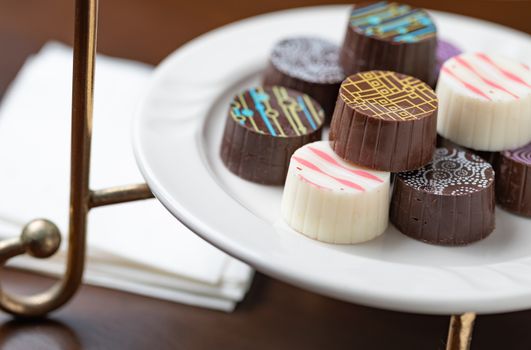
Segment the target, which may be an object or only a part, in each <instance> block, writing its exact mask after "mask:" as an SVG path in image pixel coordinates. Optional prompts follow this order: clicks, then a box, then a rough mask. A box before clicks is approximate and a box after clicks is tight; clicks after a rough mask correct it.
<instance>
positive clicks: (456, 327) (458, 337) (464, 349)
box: [446, 312, 476, 350]
mask: <svg viewBox="0 0 531 350" xmlns="http://www.w3.org/2000/svg"><path fill="white" fill-rule="evenodd" d="M475 320H476V314H475V313H473V312H467V313H464V314H462V315H453V316H452V318H451V319H450V328H449V329H448V341H447V342H446V350H469V349H470V344H471V341H472V332H473V331H474V321H475Z"/></svg>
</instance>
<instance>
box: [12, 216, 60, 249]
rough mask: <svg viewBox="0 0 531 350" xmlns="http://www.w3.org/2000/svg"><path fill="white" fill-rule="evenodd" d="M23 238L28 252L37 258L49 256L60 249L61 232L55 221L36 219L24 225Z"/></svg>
mask: <svg viewBox="0 0 531 350" xmlns="http://www.w3.org/2000/svg"><path fill="white" fill-rule="evenodd" d="M21 240H22V244H23V245H24V247H25V248H26V251H27V252H28V254H30V255H31V256H34V257H36V258H47V257H49V256H52V255H53V254H55V252H56V251H57V249H59V246H60V245H61V232H60V231H59V228H58V227H57V226H56V225H55V224H54V223H53V222H51V221H49V220H46V219H36V220H32V221H30V222H29V223H28V224H27V225H26V226H24V228H23V229H22V235H21Z"/></svg>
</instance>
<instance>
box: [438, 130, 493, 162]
mask: <svg viewBox="0 0 531 350" xmlns="http://www.w3.org/2000/svg"><path fill="white" fill-rule="evenodd" d="M437 147H449V148H450V147H451V148H459V149H462V150H464V151H467V152H470V153H474V154H475V155H477V156H480V157H481V158H483V160H486V161H487V162H488V163H489V164H490V165H492V166H494V162H495V161H496V158H497V156H498V152H489V151H476V150H473V149H471V148H467V147H463V146H461V145H458V144H457V143H455V142H452V141H450V140H448V139H447V138H444V137H442V136H441V135H437Z"/></svg>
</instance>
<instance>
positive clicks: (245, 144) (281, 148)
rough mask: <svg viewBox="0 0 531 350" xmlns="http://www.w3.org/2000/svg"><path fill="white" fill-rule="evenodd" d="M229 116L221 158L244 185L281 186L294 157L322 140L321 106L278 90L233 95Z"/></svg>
mask: <svg viewBox="0 0 531 350" xmlns="http://www.w3.org/2000/svg"><path fill="white" fill-rule="evenodd" d="M228 114H229V115H228V118H227V121H226V124H225V132H224V134H223V140H222V144H221V159H222V160H223V163H224V164H225V165H226V166H227V168H228V169H229V170H230V171H232V172H233V173H234V174H236V175H238V176H240V177H241V178H243V179H246V180H249V181H254V182H258V183H261V184H269V185H281V184H283V183H284V180H285V178H286V173H287V171H288V166H289V159H290V157H291V155H292V154H293V152H295V150H296V149H297V148H299V147H301V146H302V145H304V144H306V143H309V142H313V141H317V140H320V139H321V131H322V126H323V121H324V112H323V109H322V108H321V106H319V104H318V103H317V102H315V100H313V99H312V98H311V97H309V96H308V95H306V94H303V93H300V92H298V91H294V90H290V89H286V88H284V87H281V86H271V87H267V88H262V87H256V88H252V89H249V90H246V91H244V92H242V93H240V94H238V95H236V96H234V98H233V99H232V102H231V105H230V108H229V113H228Z"/></svg>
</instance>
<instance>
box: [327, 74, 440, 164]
mask: <svg viewBox="0 0 531 350" xmlns="http://www.w3.org/2000/svg"><path fill="white" fill-rule="evenodd" d="M373 72H374V73H380V72H379V71H373ZM373 72H365V73H360V74H357V75H354V76H351V77H349V78H347V80H345V82H344V84H347V85H348V86H352V85H350V84H351V83H352V81H354V82H356V81H357V80H356V79H358V78H357V77H358V76H360V75H361V76H362V77H364V76H366V75H367V74H369V73H373ZM392 74H393V76H394V77H400V78H402V79H403V78H404V77H405V76H404V75H400V74H395V73H392ZM349 79H351V82H348V80H349ZM363 79H366V78H363ZM411 79H413V78H411ZM419 83H420V82H419ZM420 84H422V83H420ZM424 88H425V89H429V87H427V86H425V85H424ZM341 89H343V87H342V88H341ZM389 90H391V89H389ZM341 91H343V90H341ZM343 92H345V91H343ZM346 93H349V92H348V91H347V92H345V94H346ZM355 93H356V94H359V97H356V98H354V100H353V101H346V100H345V97H344V96H345V95H344V94H340V96H338V99H337V103H336V108H335V110H334V115H333V117H332V123H331V126H330V140H331V142H332V143H331V144H332V148H333V149H334V151H335V152H336V153H337V154H338V155H339V156H340V157H341V158H343V159H345V160H347V161H350V162H352V163H355V164H358V165H362V166H365V167H368V168H371V169H377V170H384V171H390V172H400V171H406V170H413V169H417V168H419V167H421V166H423V165H425V164H426V163H428V162H429V161H430V160H431V158H432V155H433V151H434V150H435V143H436V138H437V132H436V127H437V107H436V104H437V102H436V98H435V94H434V93H433V91H424V92H422V94H424V93H426V94H431V96H432V98H433V105H434V107H432V106H429V108H430V109H431V110H427V109H426V108H425V107H423V108H424V109H425V110H422V111H421V110H419V111H418V112H419V113H418V115H415V114H414V113H411V114H409V115H408V116H407V117H405V118H404V119H401V117H400V116H399V115H398V114H396V116H394V117H393V118H391V117H387V116H385V117H381V116H377V115H375V112H374V110H377V112H378V113H380V112H382V110H384V109H383V108H386V107H385V106H380V105H378V101H379V100H380V99H381V98H383V99H385V100H387V102H386V103H387V104H388V105H398V104H400V103H403V102H404V100H400V102H396V103H395V102H393V101H392V98H394V96H395V95H397V93H396V91H395V92H393V93H392V94H390V95H391V96H392V97H387V96H376V95H375V93H374V92H372V91H369V93H370V94H372V95H373V96H376V97H374V98H372V100H363V96H366V95H368V94H365V91H361V90H359V91H356V92H355ZM408 94H410V95H408V97H409V96H411V95H414V90H413V91H411V90H410V91H409V92H408ZM423 96H425V95H423ZM407 102H408V103H410V102H411V101H407ZM365 103H366V105H364V104H365ZM369 105H370V107H371V108H373V109H374V110H373V109H369V108H368V107H367V106H369ZM408 106H409V105H408ZM407 110H408V111H411V108H408V109H407ZM397 111H398V112H400V110H399V109H397ZM390 113H391V112H388V114H389V115H390ZM392 113H395V112H392ZM408 113H409V112H408Z"/></svg>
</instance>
